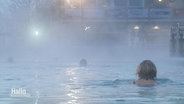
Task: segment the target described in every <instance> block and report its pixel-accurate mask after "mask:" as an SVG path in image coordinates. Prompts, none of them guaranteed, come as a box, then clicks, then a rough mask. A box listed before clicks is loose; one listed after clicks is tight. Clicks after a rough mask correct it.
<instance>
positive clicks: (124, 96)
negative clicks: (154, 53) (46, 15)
mask: <svg viewBox="0 0 184 104" xmlns="http://www.w3.org/2000/svg"><path fill="white" fill-rule="evenodd" d="M171 63H172V64H171ZM137 65H138V62H122V63H115V64H102V65H95V64H94V65H89V66H88V67H78V66H77V65H51V64H48V63H45V64H31V63H29V64H11V65H10V64H2V65H1V68H0V70H1V73H0V104H183V102H184V79H183V76H184V71H183V65H182V61H179V62H176V61H175V60H174V61H167V62H160V61H156V65H157V69H158V79H157V85H155V86H152V87H141V86H137V85H134V84H133V83H132V82H133V81H134V80H135V79H136V78H137V77H136V74H135V73H136V72H135V71H136V67H137ZM12 88H23V89H25V90H26V94H27V95H28V96H16V97H12V96H11V89H12Z"/></svg>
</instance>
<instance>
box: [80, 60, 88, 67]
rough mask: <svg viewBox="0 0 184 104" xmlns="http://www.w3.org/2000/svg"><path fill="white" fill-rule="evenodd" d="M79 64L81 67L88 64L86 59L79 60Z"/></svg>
mask: <svg viewBox="0 0 184 104" xmlns="http://www.w3.org/2000/svg"><path fill="white" fill-rule="evenodd" d="M79 64H80V66H81V67H86V66H87V64H88V63H87V60H86V59H81V60H80V63H79Z"/></svg>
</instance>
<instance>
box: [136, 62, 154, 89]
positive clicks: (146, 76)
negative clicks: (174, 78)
mask: <svg viewBox="0 0 184 104" xmlns="http://www.w3.org/2000/svg"><path fill="white" fill-rule="evenodd" d="M136 74H137V75H138V79H137V80H136V81H134V82H133V83H134V84H137V85H143V86H149V85H155V84H156V77H157V68H156V66H155V64H154V63H153V62H152V61H151V60H144V61H142V62H141V63H140V64H139V66H138V67H137V73H136Z"/></svg>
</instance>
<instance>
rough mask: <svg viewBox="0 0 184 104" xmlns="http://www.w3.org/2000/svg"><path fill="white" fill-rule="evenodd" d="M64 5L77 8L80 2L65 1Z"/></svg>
mask: <svg viewBox="0 0 184 104" xmlns="http://www.w3.org/2000/svg"><path fill="white" fill-rule="evenodd" d="M66 3H67V4H68V5H69V7H70V8H79V7H80V5H81V0H66Z"/></svg>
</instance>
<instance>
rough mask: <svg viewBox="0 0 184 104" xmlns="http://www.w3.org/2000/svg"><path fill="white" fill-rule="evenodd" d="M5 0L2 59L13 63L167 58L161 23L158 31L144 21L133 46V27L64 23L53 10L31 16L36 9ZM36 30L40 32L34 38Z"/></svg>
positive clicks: (0, 18) (165, 28) (166, 29)
mask: <svg viewBox="0 0 184 104" xmlns="http://www.w3.org/2000/svg"><path fill="white" fill-rule="evenodd" d="M3 1H5V0H1V2H2V3H4V4H2V3H1V5H3V6H1V9H0V10H1V12H0V13H1V14H0V21H1V24H0V28H1V33H0V40H1V41H0V42H1V43H0V55H1V59H0V61H1V62H6V61H7V59H8V58H9V57H12V58H13V59H14V62H52V63H55V62H59V63H60V62H61V63H62V62H69V63H73V62H74V63H75V62H76V63H78V62H79V60H80V59H82V58H85V59H87V60H88V61H89V62H91V63H100V62H120V63H121V62H123V61H139V60H142V59H153V60H160V59H167V58H168V57H169V35H170V33H169V32H170V30H169V29H170V28H169V27H170V24H165V25H161V30H152V29H150V28H151V26H152V25H150V24H148V23H144V24H143V23H142V24H141V26H142V27H148V29H147V31H146V38H145V39H146V40H145V43H144V44H143V43H142V41H141V40H139V41H138V42H137V43H136V44H134V45H132V44H131V42H133V41H130V31H134V30H133V29H132V30H129V29H128V28H129V27H128V26H127V25H128V23H127V22H91V21H72V20H71V21H68V20H67V21H65V19H63V18H62V17H57V15H56V16H54V15H53V14H52V13H51V12H48V13H46V14H47V15H45V14H43V15H44V16H40V14H39V13H38V14H36V13H35V14H32V15H30V13H32V12H33V11H34V8H31V9H28V10H26V9H22V8H25V7H20V8H16V9H15V8H13V9H12V8H10V7H9V5H12V4H11V0H9V3H10V4H9V3H5V2H3ZM35 5H36V3H35ZM35 5H33V6H35ZM14 9H15V11H12V10H14ZM136 24H137V23H133V22H132V23H130V24H129V25H130V26H133V25H136ZM155 24H158V23H155ZM158 25H160V24H158ZM35 31H38V35H37V36H35V34H34V32H35ZM133 38H134V37H133Z"/></svg>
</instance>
